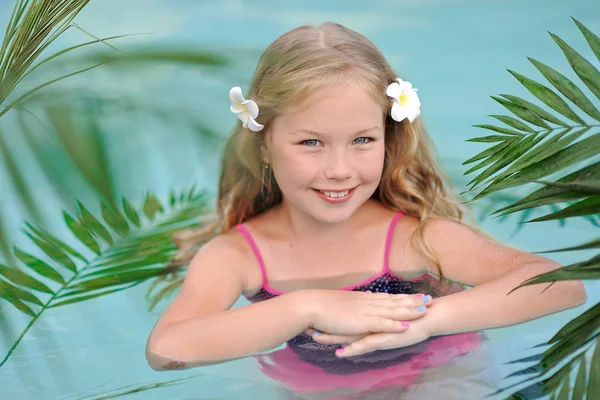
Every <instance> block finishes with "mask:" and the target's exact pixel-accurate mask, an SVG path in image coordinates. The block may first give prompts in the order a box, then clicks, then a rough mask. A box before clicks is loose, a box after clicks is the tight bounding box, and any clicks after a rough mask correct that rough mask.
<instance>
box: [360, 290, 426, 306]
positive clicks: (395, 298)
mask: <svg viewBox="0 0 600 400" xmlns="http://www.w3.org/2000/svg"><path fill="white" fill-rule="evenodd" d="M377 294H380V295H382V296H380V297H375V298H372V300H371V304H373V305H377V306H383V307H392V306H395V305H399V306H405V307H411V306H412V307H418V306H422V305H424V306H425V307H429V306H430V305H431V304H432V303H433V299H432V297H431V296H430V295H424V294H422V293H420V294H417V295H389V294H387V293H377Z"/></svg>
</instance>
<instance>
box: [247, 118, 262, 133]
mask: <svg viewBox="0 0 600 400" xmlns="http://www.w3.org/2000/svg"><path fill="white" fill-rule="evenodd" d="M247 125H248V129H250V130H251V131H253V132H258V131H261V130H262V129H263V128H264V125H261V124H259V123H258V122H256V121H255V120H254V118H249V119H248V124H247Z"/></svg>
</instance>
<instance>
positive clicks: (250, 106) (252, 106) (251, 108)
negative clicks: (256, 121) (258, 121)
mask: <svg viewBox="0 0 600 400" xmlns="http://www.w3.org/2000/svg"><path fill="white" fill-rule="evenodd" d="M245 106H246V110H248V112H249V113H250V116H251V117H252V118H256V117H258V106H257V105H256V103H255V102H254V101H252V100H247V102H246V104H245Z"/></svg>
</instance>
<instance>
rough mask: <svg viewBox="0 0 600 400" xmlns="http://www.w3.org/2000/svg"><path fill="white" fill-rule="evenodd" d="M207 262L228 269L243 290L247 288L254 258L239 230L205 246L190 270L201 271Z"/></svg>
mask: <svg viewBox="0 0 600 400" xmlns="http://www.w3.org/2000/svg"><path fill="white" fill-rule="evenodd" d="M213 261H215V262H213ZM207 262H208V263H210V264H211V265H219V266H220V267H219V268H225V269H227V272H228V273H229V274H230V276H232V277H235V278H236V279H239V281H240V283H241V286H242V288H245V287H246V286H247V284H248V271H249V269H250V267H251V265H252V263H253V262H254V258H253V253H252V250H251V248H250V246H248V244H247V242H246V239H245V238H244V236H243V235H242V233H241V232H240V231H238V230H237V229H230V230H229V231H227V232H225V233H223V234H220V235H218V236H216V237H214V238H213V239H211V240H210V241H209V242H207V243H206V244H204V245H203V246H202V247H201V248H200V249H199V250H198V252H197V253H196V255H195V256H194V258H193V260H192V262H191V263H190V267H189V268H190V269H198V270H200V269H202V267H201V266H202V265H206V264H207ZM188 273H189V272H188Z"/></svg>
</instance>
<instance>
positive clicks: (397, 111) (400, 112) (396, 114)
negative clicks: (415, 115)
mask: <svg viewBox="0 0 600 400" xmlns="http://www.w3.org/2000/svg"><path fill="white" fill-rule="evenodd" d="M406 117H407V113H406V110H405V109H404V108H402V107H401V106H400V104H398V103H394V104H393V105H392V118H393V119H394V121H397V122H400V121H402V120H403V119H404V118H406Z"/></svg>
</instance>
